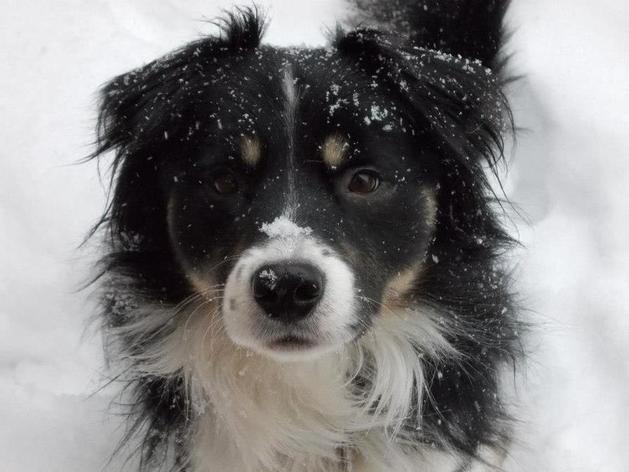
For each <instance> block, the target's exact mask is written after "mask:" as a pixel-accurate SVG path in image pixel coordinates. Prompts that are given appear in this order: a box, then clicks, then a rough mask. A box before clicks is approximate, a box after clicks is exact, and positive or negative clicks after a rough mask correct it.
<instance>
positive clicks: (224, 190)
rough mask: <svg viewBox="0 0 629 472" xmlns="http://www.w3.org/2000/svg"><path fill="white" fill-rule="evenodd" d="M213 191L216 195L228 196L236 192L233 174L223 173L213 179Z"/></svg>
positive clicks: (236, 182)
mask: <svg viewBox="0 0 629 472" xmlns="http://www.w3.org/2000/svg"><path fill="white" fill-rule="evenodd" d="M214 190H216V193H220V194H221V195H222V194H228V193H236V192H237V191H238V181H237V180H236V177H235V176H234V174H231V173H229V172H225V173H222V174H219V175H217V176H216V177H214Z"/></svg>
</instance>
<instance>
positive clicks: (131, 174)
mask: <svg viewBox="0 0 629 472" xmlns="http://www.w3.org/2000/svg"><path fill="white" fill-rule="evenodd" d="M214 24H215V25H217V26H218V27H219V29H220V35H217V36H212V37H208V38H203V39H201V40H198V41H195V42H192V43H190V44H188V45H186V46H184V47H183V48H181V49H179V50H177V51H174V52H172V53H170V54H167V55H166V56H164V57H162V58H160V59H157V60H155V61H153V62H151V63H149V64H147V65H145V66H143V67H140V68H138V69H136V70H133V71H131V72H128V73H126V74H122V75H120V76H118V77H116V78H114V79H113V80H111V81H110V82H109V83H107V84H106V85H105V86H104V87H103V88H102V90H101V93H100V106H99V115H98V125H97V142H96V150H95V151H94V153H93V154H92V155H91V156H90V157H91V158H98V157H101V156H102V155H103V154H105V153H107V152H108V151H113V160H112V161H111V162H112V165H111V177H112V180H111V189H112V190H113V194H112V198H111V200H110V204H109V207H108V209H107V211H106V213H105V215H104V216H103V218H102V220H101V221H100V222H99V223H98V224H97V225H96V227H95V228H94V230H96V229H97V228H98V227H99V226H100V225H102V224H104V223H108V226H109V228H110V230H111V231H112V234H113V235H117V236H120V235H121V234H129V233H141V232H142V228H139V227H137V225H141V224H142V222H145V221H149V220H150V218H148V212H150V211H161V209H160V208H159V198H158V196H159V191H158V186H159V182H158V181H157V170H158V166H159V165H160V159H159V158H160V156H164V155H168V153H169V152H170V151H172V152H176V151H177V149H180V148H181V146H183V145H185V144H186V143H187V142H189V141H190V130H189V124H190V120H192V122H194V117H190V116H188V118H190V119H189V120H184V119H182V117H183V116H186V113H187V107H190V106H191V104H193V103H195V101H196V100H198V92H199V89H205V88H207V87H209V86H211V83H212V80H213V78H214V77H215V76H216V73H217V71H219V70H220V68H221V66H223V65H224V64H225V62H226V61H228V60H229V58H232V57H237V56H239V55H245V54H248V53H249V52H250V51H252V50H254V49H255V48H257V47H258V45H259V44H260V41H261V38H262V35H263V32H264V27H265V23H264V18H263V16H262V14H261V13H260V12H259V11H258V10H257V9H256V8H241V9H237V10H235V11H234V12H231V13H227V14H226V15H225V17H224V18H222V19H219V20H217V21H215V22H214ZM153 220H155V219H153ZM132 226H134V227H132ZM145 232H146V233H150V231H148V230H147V231H145Z"/></svg>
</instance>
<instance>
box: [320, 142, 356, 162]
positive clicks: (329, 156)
mask: <svg viewBox="0 0 629 472" xmlns="http://www.w3.org/2000/svg"><path fill="white" fill-rule="evenodd" d="M348 148H349V143H348V142H347V141H346V140H345V139H344V138H342V137H341V136H339V135H338V134H331V135H330V136H328V137H327V138H325V141H324V142H323V146H321V155H322V157H323V162H325V164H326V165H327V166H328V167H330V168H334V167H338V166H339V165H341V163H342V162H343V160H344V159H345V158H346V157H347V149H348Z"/></svg>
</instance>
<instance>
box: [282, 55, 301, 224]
mask: <svg viewBox="0 0 629 472" xmlns="http://www.w3.org/2000/svg"><path fill="white" fill-rule="evenodd" d="M282 89H283V92H284V114H283V118H284V125H285V126H286V136H287V138H288V139H287V144H288V154H287V159H286V175H287V179H288V195H287V200H286V202H285V210H284V213H286V214H287V215H289V216H294V215H295V212H296V211H297V208H298V206H299V205H298V200H297V187H296V184H295V134H296V132H297V129H296V126H297V124H296V117H297V107H298V104H299V90H298V88H297V85H296V83H295V78H294V77H293V72H292V69H291V67H290V66H287V67H286V69H285V70H284V76H283V77H282Z"/></svg>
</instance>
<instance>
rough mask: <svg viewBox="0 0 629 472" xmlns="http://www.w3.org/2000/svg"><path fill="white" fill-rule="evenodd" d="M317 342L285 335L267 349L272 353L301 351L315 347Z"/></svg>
mask: <svg viewBox="0 0 629 472" xmlns="http://www.w3.org/2000/svg"><path fill="white" fill-rule="evenodd" d="M317 344H318V343H317V341H316V340H314V339H311V338H306V337H304V336H299V335H293V334H290V335H287V336H282V337H279V338H277V339H274V340H272V341H270V342H269V343H268V347H269V348H270V349H272V350H274V351H303V350H307V349H311V348H314V347H316V346H317Z"/></svg>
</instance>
